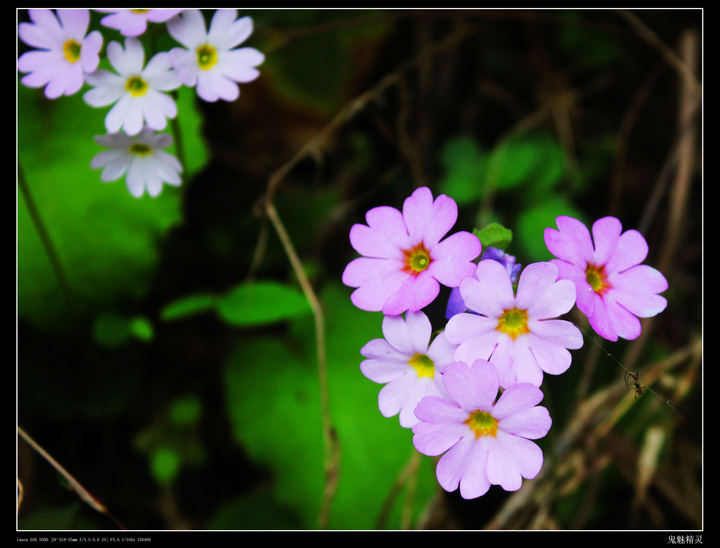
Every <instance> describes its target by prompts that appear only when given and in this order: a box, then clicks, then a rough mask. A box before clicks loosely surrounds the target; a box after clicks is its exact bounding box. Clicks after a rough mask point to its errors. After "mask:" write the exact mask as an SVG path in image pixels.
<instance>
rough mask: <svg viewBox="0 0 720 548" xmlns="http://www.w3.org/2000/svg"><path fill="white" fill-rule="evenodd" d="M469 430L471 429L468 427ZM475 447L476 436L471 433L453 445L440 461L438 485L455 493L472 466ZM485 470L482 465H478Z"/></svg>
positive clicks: (437, 471) (438, 465) (437, 469)
mask: <svg viewBox="0 0 720 548" xmlns="http://www.w3.org/2000/svg"><path fill="white" fill-rule="evenodd" d="M466 429H467V430H469V428H467V427H466ZM474 447H475V436H474V434H472V433H469V434H467V435H465V436H463V437H462V438H461V439H460V440H458V442H457V443H456V444H455V445H453V446H452V447H451V448H450V449H449V450H448V451H447V452H446V453H445V454H444V455H443V456H442V457H440V460H439V461H438V464H437V468H436V471H435V473H436V475H437V479H438V483H439V484H440V486H441V487H442V488H443V489H445V490H446V491H450V492H452V491H455V490H456V489H457V488H458V486H459V485H460V480H461V478H462V477H463V476H464V475H465V471H466V470H467V468H468V466H470V460H471V458H472V455H473V449H474ZM478 467H479V468H481V469H482V468H483V467H482V464H481V463H480V464H479V465H478Z"/></svg>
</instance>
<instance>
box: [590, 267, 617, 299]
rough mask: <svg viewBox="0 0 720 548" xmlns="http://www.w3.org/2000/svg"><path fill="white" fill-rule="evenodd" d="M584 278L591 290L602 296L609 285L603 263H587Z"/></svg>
mask: <svg viewBox="0 0 720 548" xmlns="http://www.w3.org/2000/svg"><path fill="white" fill-rule="evenodd" d="M585 279H586V280H587V283H589V284H590V287H592V288H593V291H594V292H595V293H597V294H598V295H600V296H602V295H604V294H605V292H606V291H607V290H608V289H609V288H610V287H611V286H610V283H609V282H608V279H607V274H606V273H605V265H596V264H592V263H588V264H587V267H586V268H585Z"/></svg>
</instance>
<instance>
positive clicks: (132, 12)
mask: <svg viewBox="0 0 720 548" xmlns="http://www.w3.org/2000/svg"><path fill="white" fill-rule="evenodd" d="M95 11H99V12H103V13H109V14H110V15H106V16H105V17H103V18H102V19H101V20H100V23H101V24H102V25H105V26H106V27H108V28H111V29H116V30H119V31H120V34H123V35H124V36H140V35H141V34H142V33H144V32H145V31H146V30H147V24H148V22H151V23H164V22H165V21H167V20H168V19H170V18H171V17H175V16H176V15H177V14H178V13H180V12H181V11H182V10H181V9H179V10H176V9H172V10H171V9H121V10H118V9H96V10H95Z"/></svg>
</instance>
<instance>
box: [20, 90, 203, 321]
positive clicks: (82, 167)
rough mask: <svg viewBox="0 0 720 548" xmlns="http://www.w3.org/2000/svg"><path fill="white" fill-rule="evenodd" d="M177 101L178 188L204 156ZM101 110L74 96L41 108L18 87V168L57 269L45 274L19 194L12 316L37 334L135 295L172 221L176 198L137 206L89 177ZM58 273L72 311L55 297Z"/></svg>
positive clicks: (118, 189) (45, 258)
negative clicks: (181, 156)
mask: <svg viewBox="0 0 720 548" xmlns="http://www.w3.org/2000/svg"><path fill="white" fill-rule="evenodd" d="M189 91H192V90H189ZM180 95H181V101H180V102H181V104H180V107H179V108H180V109H182V112H183V115H182V116H181V117H180V120H179V122H180V125H181V129H180V131H181V132H182V134H183V144H184V147H185V151H186V153H187V156H188V158H189V159H190V160H189V163H188V165H187V167H186V169H185V173H184V177H185V180H187V178H188V177H190V176H192V174H193V173H194V172H195V171H196V170H197V169H199V168H200V167H201V166H202V165H203V163H204V162H205V161H206V159H207V154H206V153H204V152H203V146H204V145H202V144H198V143H202V139H198V138H197V132H198V131H199V129H200V127H199V124H200V122H199V114H198V113H197V111H196V109H195V107H194V103H193V99H192V96H189V95H188V92H187V91H185V92H183V93H181V94H180ZM106 111H107V109H92V108H90V107H88V105H87V104H85V103H84V102H83V100H82V96H81V95H79V94H78V95H75V96H71V97H63V98H62V100H57V101H47V100H46V99H44V96H43V95H42V92H41V91H39V90H30V89H28V88H25V87H23V86H20V87H19V88H18V150H19V156H18V162H19V166H18V167H19V169H20V170H21V172H22V175H24V177H25V179H26V181H27V187H28V189H29V192H30V196H31V198H30V199H31V200H32V202H33V203H34V204H35V206H36V207H37V210H38V212H39V214H40V216H41V222H42V224H43V225H44V227H45V228H46V230H47V232H48V236H49V239H50V241H51V245H52V246H53V248H54V249H55V252H56V253H57V255H58V259H59V263H60V268H61V270H62V272H61V273H59V272H57V271H56V270H55V269H54V268H53V265H52V263H51V261H50V260H49V255H48V250H47V249H46V248H45V247H44V245H43V243H42V241H41V239H40V237H39V233H38V228H37V225H36V224H35V222H34V220H33V218H32V217H31V214H30V210H29V209H28V203H27V201H26V200H27V196H26V194H25V189H24V188H20V189H19V190H18V204H17V248H18V264H17V270H18V311H19V315H20V317H21V318H22V319H24V320H27V321H29V322H32V323H33V324H34V325H36V326H38V327H42V328H43V329H66V328H68V327H71V326H72V325H73V322H72V321H68V320H71V319H72V315H71V312H73V313H74V312H77V311H78V310H79V311H82V312H83V313H91V314H94V313H97V312H100V311H101V310H106V309H108V308H112V307H113V306H115V305H116V304H117V303H119V302H120V301H121V300H123V299H132V300H137V299H139V298H141V297H142V296H143V295H145V294H146V292H147V291H148V288H149V284H150V280H151V277H152V275H153V273H154V268H155V266H156V265H157V260H158V248H157V243H158V241H159V240H160V239H161V238H162V236H163V235H164V234H166V233H167V231H168V230H169V229H170V228H172V227H173V226H175V225H176V224H177V223H178V222H179V221H180V210H179V201H178V198H179V194H178V191H177V190H175V189H173V188H166V189H165V191H164V192H163V193H162V194H161V195H160V196H159V197H157V198H150V197H149V196H147V195H146V196H144V197H143V198H141V199H139V200H138V199H135V198H133V197H132V196H130V194H129V193H128V191H127V189H126V188H125V182H124V180H122V179H121V180H118V181H115V182H111V183H108V184H103V183H102V182H101V180H100V171H99V170H92V169H90V161H91V159H92V157H93V156H94V155H95V154H96V153H97V152H99V151H100V150H102V149H101V147H100V146H98V145H97V144H95V143H94V141H93V139H92V138H93V136H94V135H99V134H104V133H105V127H104V116H105V114H106ZM63 273H64V276H66V277H67V282H68V286H69V292H70V295H69V298H70V299H71V305H72V308H69V305H68V303H67V302H66V300H65V298H64V296H63V292H62V291H60V290H59V289H62V288H61V287H60V286H59V280H60V279H62V276H63ZM136 327H139V326H136ZM136 334H140V333H136ZM146 334H147V333H146Z"/></svg>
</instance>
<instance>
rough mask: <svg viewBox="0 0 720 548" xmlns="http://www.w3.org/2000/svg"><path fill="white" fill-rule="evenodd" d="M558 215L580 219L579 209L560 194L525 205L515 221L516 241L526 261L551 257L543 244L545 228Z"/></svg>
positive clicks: (553, 224)
mask: <svg viewBox="0 0 720 548" xmlns="http://www.w3.org/2000/svg"><path fill="white" fill-rule="evenodd" d="M559 215H570V216H571V217H575V218H576V219H579V220H581V221H584V216H583V214H582V212H581V211H580V210H578V209H577V208H576V207H574V206H573V205H572V203H571V202H570V201H569V200H568V199H567V198H565V197H564V196H562V195H556V196H549V197H547V198H546V199H544V200H541V201H539V202H536V203H534V204H532V205H530V206H529V207H527V208H526V209H525V210H524V211H523V212H522V213H521V214H520V215H519V216H518V220H517V223H516V232H517V242H518V245H519V246H520V250H521V251H522V252H523V253H524V256H526V257H527V261H528V262H535V261H547V260H550V259H552V258H553V256H552V254H551V253H550V252H549V251H548V249H547V246H546V245H545V237H544V233H545V228H547V227H554V226H555V219H556V218H557V217H558V216H559Z"/></svg>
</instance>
